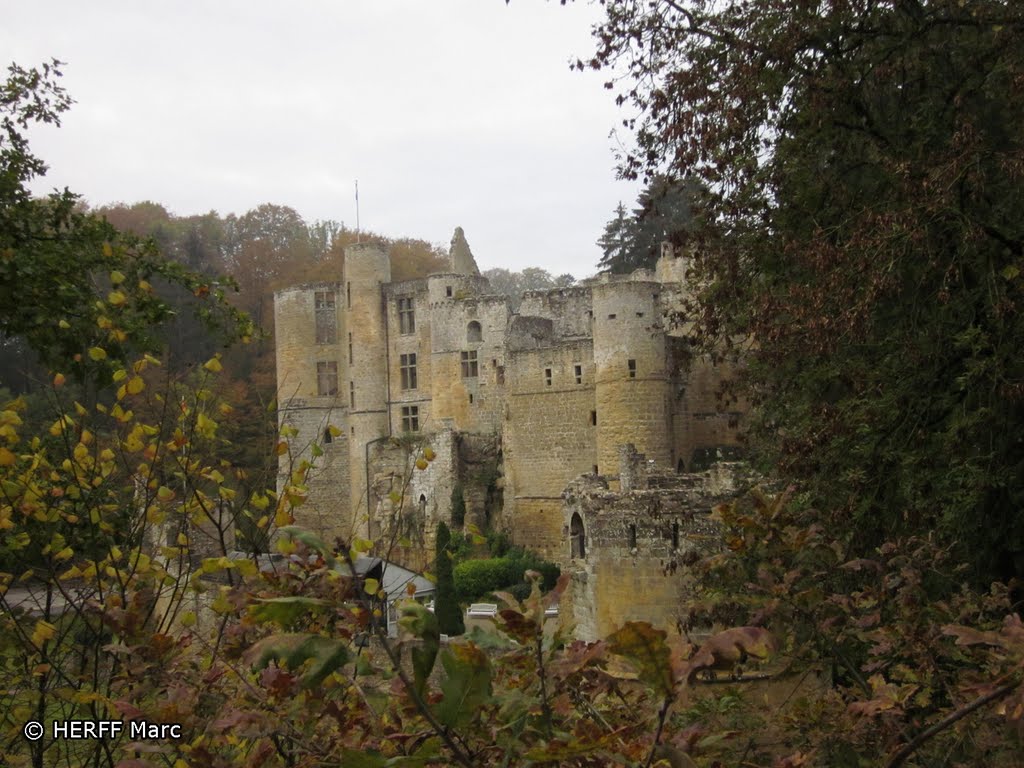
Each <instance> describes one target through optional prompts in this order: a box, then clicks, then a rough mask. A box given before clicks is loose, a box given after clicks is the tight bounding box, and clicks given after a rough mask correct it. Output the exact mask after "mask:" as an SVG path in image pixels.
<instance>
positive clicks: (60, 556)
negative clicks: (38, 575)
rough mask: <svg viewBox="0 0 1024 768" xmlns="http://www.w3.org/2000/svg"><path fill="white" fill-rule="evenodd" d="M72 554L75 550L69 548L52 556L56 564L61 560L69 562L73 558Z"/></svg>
mask: <svg viewBox="0 0 1024 768" xmlns="http://www.w3.org/2000/svg"><path fill="white" fill-rule="evenodd" d="M74 554H75V550H73V549H72V548H71V547H64V549H62V550H61V551H60V552H58V553H57V554H56V555H54V556H53V559H54V560H57V561H58V562H59V561H61V560H69V559H71V558H72V557H73V556H74Z"/></svg>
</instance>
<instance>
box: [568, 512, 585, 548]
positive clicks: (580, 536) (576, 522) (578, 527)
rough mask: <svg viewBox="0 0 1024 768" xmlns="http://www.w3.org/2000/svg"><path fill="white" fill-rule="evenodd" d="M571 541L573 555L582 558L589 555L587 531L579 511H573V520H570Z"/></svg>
mask: <svg viewBox="0 0 1024 768" xmlns="http://www.w3.org/2000/svg"><path fill="white" fill-rule="evenodd" d="M569 541H570V542H571V555H572V557H574V558H577V557H578V558H579V559H581V560H583V559H585V558H586V557H587V533H586V531H585V530H584V529H583V518H582V517H580V513H579V512H573V513H572V520H571V521H570V522H569Z"/></svg>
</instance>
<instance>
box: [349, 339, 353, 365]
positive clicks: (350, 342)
mask: <svg viewBox="0 0 1024 768" xmlns="http://www.w3.org/2000/svg"><path fill="white" fill-rule="evenodd" d="M352 360H353V358H352V334H351V333H350V334H349V335H348V364H349V365H352Z"/></svg>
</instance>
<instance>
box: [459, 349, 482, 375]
mask: <svg viewBox="0 0 1024 768" xmlns="http://www.w3.org/2000/svg"><path fill="white" fill-rule="evenodd" d="M461 362H462V378H464V379H475V378H476V377H477V376H479V375H480V369H479V366H478V363H477V359H476V350H475V349H474V350H470V351H469V352H463V353H462V360H461Z"/></svg>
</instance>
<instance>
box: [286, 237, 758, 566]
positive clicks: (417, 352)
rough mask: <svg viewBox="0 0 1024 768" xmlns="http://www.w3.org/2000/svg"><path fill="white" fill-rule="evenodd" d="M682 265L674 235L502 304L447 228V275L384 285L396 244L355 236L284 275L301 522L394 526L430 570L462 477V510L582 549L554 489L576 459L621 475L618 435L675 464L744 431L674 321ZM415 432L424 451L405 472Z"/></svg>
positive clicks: (574, 471)
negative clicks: (334, 275) (661, 245)
mask: <svg viewBox="0 0 1024 768" xmlns="http://www.w3.org/2000/svg"><path fill="white" fill-rule="evenodd" d="M686 268H687V260H686V258H685V257H681V256H675V255H674V254H673V253H672V252H671V249H668V248H666V252H665V253H663V255H662V258H661V259H660V260H659V262H658V265H657V268H656V269H655V270H653V271H651V270H638V271H637V272H634V273H633V274H630V275H625V276H612V275H602V276H599V277H597V278H593V279H590V280H587V281H584V282H583V283H581V284H579V285H576V286H572V287H567V288H559V289H553V290H544V291H533V292H529V293H527V294H526V295H525V296H524V297H523V299H522V302H521V304H520V306H519V308H518V311H513V310H512V308H511V305H510V303H509V300H508V298H507V297H505V296H500V295H494V294H493V293H491V292H490V289H489V284H488V281H487V280H486V278H484V277H482V276H481V275H480V273H479V270H478V268H477V265H476V262H475V260H474V257H473V254H472V252H471V251H470V248H469V246H468V244H467V242H466V239H465V237H464V235H463V233H462V230H461V229H456V230H455V235H454V237H453V239H452V244H451V250H450V255H449V268H448V271H446V272H443V273H440V274H433V275H430V276H428V277H427V278H425V279H419V280H409V281H404V282H392V281H391V272H390V263H389V259H388V255H387V254H386V253H385V252H384V251H383V250H382V249H381V248H380V247H378V246H376V245H372V244H361V245H356V246H352V247H350V248H348V249H347V250H346V254H345V265H344V271H343V274H342V276H341V280H340V281H339V282H323V283H315V284H307V285H302V286H298V287H295V288H289V289H286V290H282V291H278V292H277V293H276V294H275V302H274V319H275V324H276V346H277V376H278V397H279V413H280V420H281V423H282V426H283V427H284V428H285V429H286V431H287V433H288V434H291V435H292V436H293V439H292V440H291V444H292V446H293V453H292V454H291V455H288V454H286V455H284V456H282V457H281V461H282V471H283V472H285V471H287V470H288V467H289V466H291V463H290V462H293V461H294V460H296V459H302V458H305V459H308V460H310V461H311V462H312V463H313V469H312V470H311V471H310V473H309V474H308V476H307V478H306V483H305V485H306V496H307V500H306V502H305V503H304V504H303V505H302V506H300V507H298V508H297V509H296V511H295V516H296V522H297V523H298V524H299V525H302V526H304V527H307V528H310V529H312V530H314V531H316V532H317V533H319V534H320V535H321V536H323V537H325V538H326V539H327V540H328V541H330V540H332V539H333V538H334V537H338V538H340V539H341V540H343V541H351V540H352V539H353V537H357V536H358V537H364V538H369V539H372V540H376V541H379V540H381V538H387V539H388V540H389V542H390V543H391V545H392V546H393V548H394V547H397V548H398V550H400V551H399V554H398V557H397V559H398V560H399V561H401V562H403V563H404V564H407V565H410V566H411V567H423V566H425V565H426V564H427V563H428V562H429V560H430V559H431V557H432V551H433V550H432V546H431V544H432V542H433V533H434V530H435V528H436V524H437V522H438V521H439V520H445V521H447V522H449V524H450V523H451V521H452V493H453V491H454V490H455V489H456V487H458V488H459V490H461V492H462V494H463V496H464V498H465V501H466V507H467V516H466V520H467V522H473V523H476V524H477V525H479V526H481V527H489V528H500V529H502V530H505V531H507V532H508V533H509V534H510V536H511V538H512V540H513V542H514V543H516V544H522V545H524V546H527V547H529V548H530V549H533V550H535V551H537V552H539V553H540V554H542V555H543V556H545V557H547V558H548V559H550V560H553V561H555V562H558V563H559V564H562V565H563V567H564V566H566V565H568V564H570V563H571V562H572V561H574V559H575V558H578V557H581V555H582V552H580V551H579V550H580V548H581V547H582V545H583V541H584V538H583V537H584V535H585V534H584V532H583V528H582V527H581V525H580V524H579V523H578V522H577V520H576V519H573V518H571V517H567V515H569V514H570V513H569V512H568V507H567V505H566V499H565V498H563V494H564V493H565V492H566V489H567V487H569V486H570V484H571V483H572V482H573V481H574V480H576V479H577V478H579V477H580V476H581V475H588V476H590V477H592V478H595V479H597V480H601V478H604V479H605V480H604V481H603V482H604V485H605V487H606V488H609V487H610V489H611V490H614V491H618V490H619V486H618V483H619V480H618V478H619V475H620V461H621V456H622V450H623V446H631V447H630V449H629V450H630V451H632V452H633V453H631V454H630V455H633V456H635V455H639V454H642V455H643V456H644V457H645V458H644V462H645V463H646V464H647V465H649V467H650V468H651V469H653V468H655V467H657V468H659V470H660V471H663V472H664V471H667V472H668V473H671V474H676V473H692V472H696V471H700V470H702V469H705V468H706V467H707V465H708V464H709V463H710V462H711V461H712V460H713V458H714V457H716V456H721V454H722V452H723V451H725V452H729V451H730V450H735V448H736V446H737V445H738V426H739V424H738V422H739V420H740V418H741V408H740V407H738V406H737V407H734V408H733V409H732V410H731V411H727V412H723V411H722V410H721V408H720V405H719V402H718V396H717V395H718V389H719V385H720V382H721V380H722V374H723V371H722V370H721V369H719V368H718V367H716V365H715V364H714V363H712V362H711V361H709V360H707V359H705V358H703V357H701V356H698V355H696V354H695V353H694V352H693V351H692V349H691V347H690V344H689V343H688V341H687V339H686V338H685V332H684V329H683V327H682V324H681V323H679V322H678V312H679V309H680V307H681V305H682V301H683V299H684V298H685V296H686V295H687V294H686V282H685V273H686ZM395 438H399V439H395ZM418 440H419V441H425V442H427V443H429V446H430V449H431V451H432V452H433V454H434V458H433V460H432V461H431V462H430V464H429V465H428V466H427V467H426V468H425V469H422V470H417V471H411V468H412V465H411V463H410V457H411V455H412V454H411V453H410V452H411V451H413V452H414V451H415V450H417V448H418V446H419V445H420V443H418V442H417V441H418ZM286 481H287V477H286V476H283V478H282V482H286ZM609 483H610V486H609ZM573 514H576V513H573ZM576 518H579V515H578V514H576ZM398 534H400V535H398ZM634 535H635V534H634ZM634 549H635V548H634ZM392 551H393V552H394V551H395V550H394V549H393V550H392Z"/></svg>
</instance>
